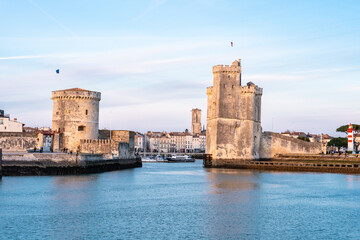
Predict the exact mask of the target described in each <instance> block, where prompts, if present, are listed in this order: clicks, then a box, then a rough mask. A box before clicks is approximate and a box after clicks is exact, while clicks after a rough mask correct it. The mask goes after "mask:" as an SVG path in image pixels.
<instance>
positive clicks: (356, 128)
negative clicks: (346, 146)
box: [336, 124, 360, 134]
mask: <svg viewBox="0 0 360 240" xmlns="http://www.w3.org/2000/svg"><path fill="white" fill-rule="evenodd" d="M351 125H352V126H353V130H354V134H356V133H358V132H359V130H360V125H359V124H351ZM348 128H349V125H343V126H341V127H338V128H337V129H336V131H337V132H343V133H347V130H348Z"/></svg>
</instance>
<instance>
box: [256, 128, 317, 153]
mask: <svg viewBox="0 0 360 240" xmlns="http://www.w3.org/2000/svg"><path fill="white" fill-rule="evenodd" d="M289 153H290V154H319V153H321V143H311V142H306V141H303V140H300V139H295V138H292V137H287V136H283V135H281V134H278V133H272V132H264V133H263V134H262V137H261V142H260V158H261V159H270V158H273V157H274V156H275V155H277V154H289Z"/></svg>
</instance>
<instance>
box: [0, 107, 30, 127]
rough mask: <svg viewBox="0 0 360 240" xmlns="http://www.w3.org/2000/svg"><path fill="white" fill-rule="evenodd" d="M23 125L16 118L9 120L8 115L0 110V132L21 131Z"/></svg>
mask: <svg viewBox="0 0 360 240" xmlns="http://www.w3.org/2000/svg"><path fill="white" fill-rule="evenodd" d="M23 126H24V124H22V123H19V122H18V121H17V119H16V118H14V120H10V115H5V114H4V111H3V110H0V132H22V131H23Z"/></svg>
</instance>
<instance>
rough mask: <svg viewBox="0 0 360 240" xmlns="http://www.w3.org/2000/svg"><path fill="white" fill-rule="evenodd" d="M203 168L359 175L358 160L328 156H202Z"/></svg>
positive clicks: (359, 165) (355, 158) (359, 163)
mask: <svg viewBox="0 0 360 240" xmlns="http://www.w3.org/2000/svg"><path fill="white" fill-rule="evenodd" d="M203 164H204V167H205V168H237V169H258V170H276V171H297V172H329V173H360V159H359V158H357V157H346V158H345V157H342V156H340V157H338V156H329V155H323V156H322V155H302V154H299V155H295V154H288V155H285V154H279V155H277V156H276V157H275V158H272V159H262V160H239V159H213V158H212V156H211V155H210V154H205V155H204V163H203Z"/></svg>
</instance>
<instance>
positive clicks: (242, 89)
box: [240, 82, 263, 95]
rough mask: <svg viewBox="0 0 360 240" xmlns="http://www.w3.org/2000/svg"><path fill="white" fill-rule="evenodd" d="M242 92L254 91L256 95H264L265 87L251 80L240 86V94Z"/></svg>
mask: <svg viewBox="0 0 360 240" xmlns="http://www.w3.org/2000/svg"><path fill="white" fill-rule="evenodd" d="M242 93H252V94H255V95H262V93H263V89H262V88H260V87H258V86H256V85H255V84H253V83H252V82H249V83H248V84H247V85H246V86H240V94H242Z"/></svg>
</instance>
